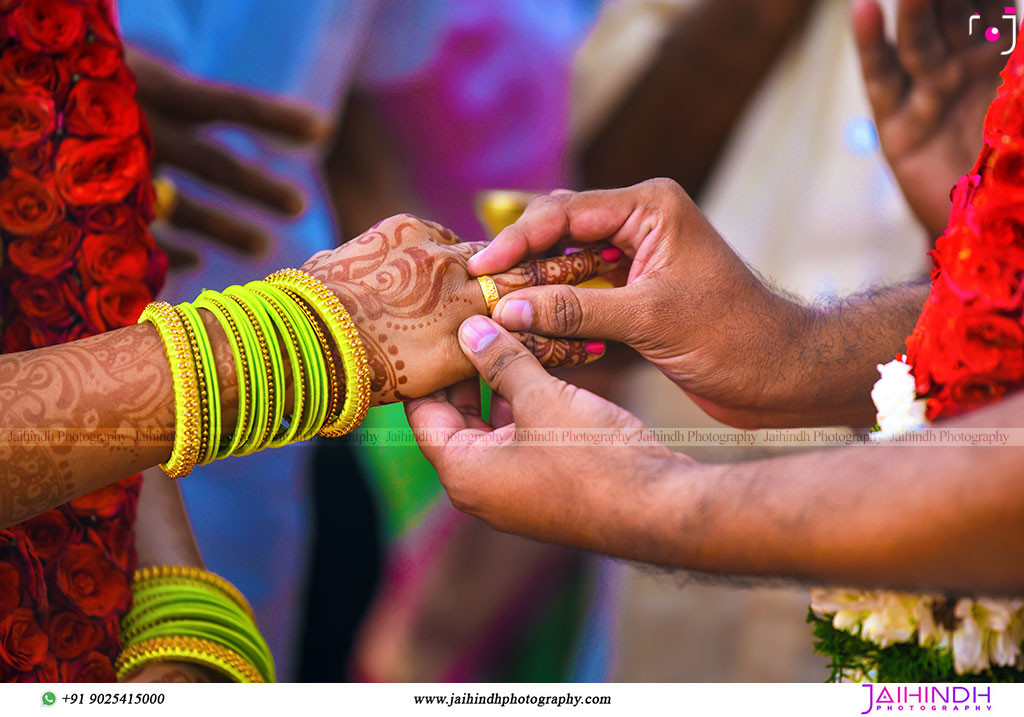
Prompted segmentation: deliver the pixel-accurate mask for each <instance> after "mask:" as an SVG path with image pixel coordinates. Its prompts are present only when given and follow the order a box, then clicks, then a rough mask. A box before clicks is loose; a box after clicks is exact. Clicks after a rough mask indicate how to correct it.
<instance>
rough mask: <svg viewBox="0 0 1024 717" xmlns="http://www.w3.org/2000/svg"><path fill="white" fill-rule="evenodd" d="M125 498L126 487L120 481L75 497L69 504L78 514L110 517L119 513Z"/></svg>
mask: <svg viewBox="0 0 1024 717" xmlns="http://www.w3.org/2000/svg"><path fill="white" fill-rule="evenodd" d="M125 500H126V497H125V492H124V488H123V487H122V486H121V485H120V484H119V483H111V484H110V485H107V486H104V487H102V488H100V489H98V490H94V491H93V492H92V493H86V494H85V495H83V496H80V497H78V498H75V499H74V500H72V501H71V502H70V503H69V504H68V505H69V506H70V508H71V510H72V512H74V513H75V514H76V515H85V516H88V515H95V516H96V517H98V518H110V517H112V516H114V515H117V512H118V511H119V510H121V506H122V505H124V503H125Z"/></svg>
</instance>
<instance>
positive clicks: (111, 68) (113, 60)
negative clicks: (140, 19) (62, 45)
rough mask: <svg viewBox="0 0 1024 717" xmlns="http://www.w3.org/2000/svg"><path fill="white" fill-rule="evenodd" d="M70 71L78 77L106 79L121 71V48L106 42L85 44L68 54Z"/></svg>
mask: <svg viewBox="0 0 1024 717" xmlns="http://www.w3.org/2000/svg"><path fill="white" fill-rule="evenodd" d="M67 62H68V69H69V70H71V72H73V73H75V74H76V75H82V76H84V77H98V78H101V79H105V78H107V77H110V76H111V75H113V74H114V73H115V72H117V71H118V70H119V69H121V65H122V63H123V60H122V59H121V48H120V47H118V46H116V45H108V44H107V43H105V42H83V43H82V44H80V45H76V46H75V47H74V48H73V49H72V50H71V52H69V53H68V58H67Z"/></svg>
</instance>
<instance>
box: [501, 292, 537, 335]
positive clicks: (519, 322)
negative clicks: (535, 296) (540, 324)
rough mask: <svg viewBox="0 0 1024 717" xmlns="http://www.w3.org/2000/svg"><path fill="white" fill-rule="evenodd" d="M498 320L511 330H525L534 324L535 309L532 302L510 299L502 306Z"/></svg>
mask: <svg viewBox="0 0 1024 717" xmlns="http://www.w3.org/2000/svg"><path fill="white" fill-rule="evenodd" d="M498 321H500V322H501V325H502V326H504V327H505V328H506V329H508V330H509V331H524V330H526V329H528V328H530V326H531V325H532V324H533V309H532V308H531V307H530V302H529V301H523V300H522V299H509V300H508V301H506V302H505V305H504V306H502V307H501V315H500V317H499V318H498Z"/></svg>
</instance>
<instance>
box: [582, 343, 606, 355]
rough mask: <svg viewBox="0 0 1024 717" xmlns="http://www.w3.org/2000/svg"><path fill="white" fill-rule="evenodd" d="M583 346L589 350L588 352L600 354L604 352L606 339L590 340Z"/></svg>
mask: <svg viewBox="0 0 1024 717" xmlns="http://www.w3.org/2000/svg"><path fill="white" fill-rule="evenodd" d="M583 348H585V349H586V350H587V353H588V354H594V355H595V356H599V355H601V354H603V353H604V341H588V342H587V343H585V344H583Z"/></svg>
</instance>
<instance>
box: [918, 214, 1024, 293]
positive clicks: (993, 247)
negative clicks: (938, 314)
mask: <svg viewBox="0 0 1024 717" xmlns="http://www.w3.org/2000/svg"><path fill="white" fill-rule="evenodd" d="M990 226H991V227H992V230H991V231H988V232H986V236H995V235H997V234H998V231H997V227H998V226H1003V225H1002V224H997V223H992V224H990ZM1007 231H1010V230H1007ZM936 251H937V253H938V254H939V256H940V257H942V264H943V268H944V272H945V278H946V281H947V282H948V283H949V288H950V290H951V291H952V292H953V293H954V294H956V296H957V297H958V298H959V299H960V300H961V301H966V300H969V299H973V298H975V297H978V298H980V299H982V300H983V301H984V302H985V303H986V304H987V305H988V306H990V307H995V308H999V309H1013V308H1015V307H1017V306H1019V305H1020V303H1021V291H1022V289H1021V281H1020V276H1019V275H1020V272H1021V270H1022V269H1024V249H1022V248H1020V247H1019V246H1017V244H1016V242H1015V241H1014V240H1013V239H1011V240H1010V241H1009V242H998V243H995V242H993V243H989V244H985V245H982V244H980V243H979V242H978V240H977V239H976V237H975V236H974V235H973V234H971V232H969V231H968V230H967V229H953V230H951V231H950V232H949V233H947V234H944V235H943V236H941V237H940V238H939V240H938V241H937V242H936Z"/></svg>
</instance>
